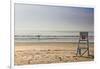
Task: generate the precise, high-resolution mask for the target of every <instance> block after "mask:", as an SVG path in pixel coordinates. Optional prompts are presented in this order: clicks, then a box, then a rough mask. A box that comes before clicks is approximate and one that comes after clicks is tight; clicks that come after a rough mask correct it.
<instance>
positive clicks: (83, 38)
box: [80, 32, 88, 40]
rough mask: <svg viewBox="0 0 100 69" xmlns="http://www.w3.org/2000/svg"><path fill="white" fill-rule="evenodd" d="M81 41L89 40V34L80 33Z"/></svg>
mask: <svg viewBox="0 0 100 69" xmlns="http://www.w3.org/2000/svg"><path fill="white" fill-rule="evenodd" d="M80 39H81V40H88V32H80Z"/></svg>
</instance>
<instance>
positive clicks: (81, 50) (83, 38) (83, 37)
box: [76, 32, 89, 56]
mask: <svg viewBox="0 0 100 69" xmlns="http://www.w3.org/2000/svg"><path fill="white" fill-rule="evenodd" d="M82 44H83V46H81V45H82ZM84 44H85V45H84ZM85 53H87V55H88V56H89V40H88V32H80V36H79V42H78V47H77V53H76V56H83V55H84V54H85Z"/></svg>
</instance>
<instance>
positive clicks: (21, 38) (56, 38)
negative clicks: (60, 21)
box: [14, 31, 94, 42]
mask: <svg viewBox="0 0 100 69" xmlns="http://www.w3.org/2000/svg"><path fill="white" fill-rule="evenodd" d="M79 36H80V33H79V31H78V32H70V31H69V32H68V31H67V32H65V31H60V32H59V31H53V32H52V31H51V32H48V31H46V32H33V33H21V34H15V38H14V39H15V42H78V41H79ZM88 39H89V42H94V32H88Z"/></svg>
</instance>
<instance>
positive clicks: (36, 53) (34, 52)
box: [14, 42, 94, 65]
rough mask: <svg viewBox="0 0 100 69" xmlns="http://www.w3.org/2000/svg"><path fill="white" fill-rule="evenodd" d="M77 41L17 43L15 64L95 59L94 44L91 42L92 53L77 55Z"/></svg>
mask: <svg viewBox="0 0 100 69" xmlns="http://www.w3.org/2000/svg"><path fill="white" fill-rule="evenodd" d="M76 50H77V43H68V42H40V43H32V42H27V43H26V42H23V43H18V42H16V43H15V55H14V56H15V59H14V61H15V65H27V64H47V63H64V62H66V63H67V62H79V61H93V60H94V57H93V56H94V44H93V43H90V49H89V50H90V55H91V56H89V57H88V56H87V53H86V54H85V55H84V56H82V57H79V56H76Z"/></svg>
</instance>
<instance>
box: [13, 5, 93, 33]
mask: <svg viewBox="0 0 100 69" xmlns="http://www.w3.org/2000/svg"><path fill="white" fill-rule="evenodd" d="M93 19H94V10H93V8H79V7H64V6H45V5H28V4H15V33H16V34H18V33H25V32H26V33H31V32H36V31H93V29H94V20H93Z"/></svg>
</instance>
